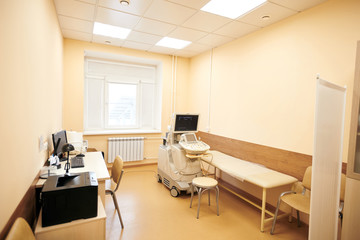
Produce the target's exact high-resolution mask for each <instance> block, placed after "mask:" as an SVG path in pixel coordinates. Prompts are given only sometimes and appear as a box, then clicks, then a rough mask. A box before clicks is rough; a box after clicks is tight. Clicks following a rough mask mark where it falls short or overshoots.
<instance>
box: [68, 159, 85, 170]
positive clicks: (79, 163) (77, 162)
mask: <svg viewBox="0 0 360 240" xmlns="http://www.w3.org/2000/svg"><path fill="white" fill-rule="evenodd" d="M84 166H85V165H84V159H83V158H82V157H73V158H71V168H80V167H84Z"/></svg>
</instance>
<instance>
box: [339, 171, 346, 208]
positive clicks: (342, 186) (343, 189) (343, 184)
mask: <svg viewBox="0 0 360 240" xmlns="http://www.w3.org/2000/svg"><path fill="white" fill-rule="evenodd" d="M345 185H346V176H345V174H343V173H342V174H341V187H340V201H342V202H343V201H344V198H345Z"/></svg>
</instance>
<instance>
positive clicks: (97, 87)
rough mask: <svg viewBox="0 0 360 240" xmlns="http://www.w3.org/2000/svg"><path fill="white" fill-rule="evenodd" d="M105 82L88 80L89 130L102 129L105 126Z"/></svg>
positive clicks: (87, 107) (87, 110)
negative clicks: (103, 112) (103, 113)
mask: <svg viewBox="0 0 360 240" xmlns="http://www.w3.org/2000/svg"><path fill="white" fill-rule="evenodd" d="M103 84H104V80H102V79H96V78H87V94H86V97H87V99H86V111H85V112H86V113H87V118H86V119H87V127H88V128H89V129H98V128H102V127H103V125H102V123H103V115H102V111H103V104H104V101H103V92H104V91H103V89H104V85H103Z"/></svg>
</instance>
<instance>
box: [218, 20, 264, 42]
mask: <svg viewBox="0 0 360 240" xmlns="http://www.w3.org/2000/svg"><path fill="white" fill-rule="evenodd" d="M259 29H260V27H257V26H254V25H250V24H246V23H242V22H238V21H232V22H230V23H228V24H226V25H225V26H223V27H221V28H220V29H219V30H217V31H215V33H216V34H220V35H223V36H227V37H232V38H238V37H241V36H244V35H246V34H248V33H250V32H254V31H256V30H259Z"/></svg>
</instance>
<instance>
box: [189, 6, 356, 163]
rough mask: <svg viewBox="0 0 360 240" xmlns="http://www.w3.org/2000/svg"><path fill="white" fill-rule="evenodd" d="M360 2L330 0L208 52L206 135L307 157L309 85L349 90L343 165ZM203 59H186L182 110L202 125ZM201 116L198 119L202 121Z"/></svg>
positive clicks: (311, 110) (204, 110) (310, 108)
mask: <svg viewBox="0 0 360 240" xmlns="http://www.w3.org/2000/svg"><path fill="white" fill-rule="evenodd" d="M359 12H360V1H358V0H329V1H327V2H325V3H323V4H321V5H318V6H316V7H314V8H312V9H309V10H307V11H304V12H302V13H299V14H297V15H295V16H293V17H290V18H288V19H286V20H283V21H280V22H278V23H276V24H273V25H271V26H269V27H266V28H263V29H262V30H260V31H257V32H254V33H252V34H249V35H247V36H245V37H243V38H240V39H238V40H236V41H233V42H231V43H229V44H226V45H224V46H221V47H218V48H215V49H214V50H213V64H212V77H211V79H212V80H211V94H210V96H211V97H210V106H211V107H210V132H211V133H213V134H217V135H222V136H226V137H230V138H235V139H239V140H243V141H248V142H252V143H256V144H261V145H266V146H271V147H275V148H280V149H285V150H289V151H295V152H299V153H304V154H309V155H311V154H312V152H313V126H314V105H315V80H316V75H317V73H319V74H320V77H321V78H323V79H325V80H328V81H331V82H333V83H336V84H339V85H341V86H344V85H346V86H347V87H348V94H347V104H346V125H345V136H344V139H345V141H344V154H343V161H345V162H346V161H347V156H346V154H347V148H348V135H349V134H348V133H349V119H350V118H349V117H350V109H351V108H350V107H351V101H350V99H351V97H352V86H353V79H354V66H355V51H356V42H357V40H359V39H360V28H359V27H358V23H359V22H360V14H359ZM210 55H211V54H210V52H207V53H204V54H202V55H199V56H197V57H195V58H192V59H191V63H190V80H191V81H190V84H189V89H191V95H190V96H189V98H194V97H195V96H199V97H198V101H196V102H194V103H193V104H192V105H189V109H191V111H195V112H200V113H201V114H202V120H201V122H200V129H201V130H203V131H205V130H206V128H207V123H208V118H207V116H208V113H209V111H208V107H207V106H208V103H209V100H208V99H209V84H210V69H211V68H210V66H211V65H210V60H211V58H210ZM204 117H205V119H204Z"/></svg>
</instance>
